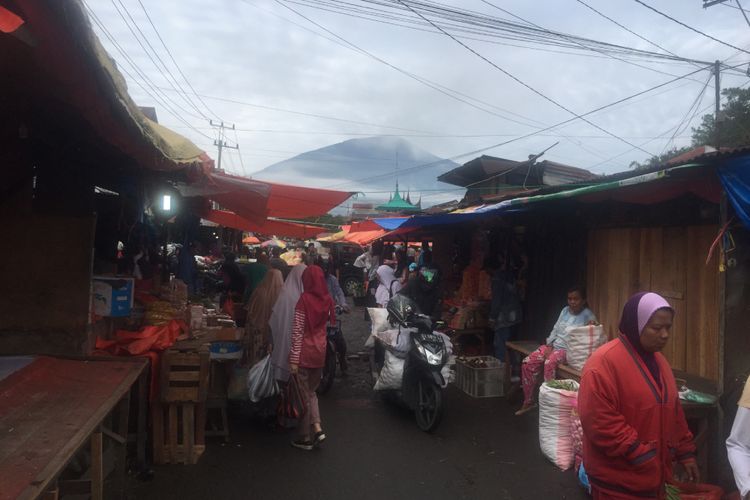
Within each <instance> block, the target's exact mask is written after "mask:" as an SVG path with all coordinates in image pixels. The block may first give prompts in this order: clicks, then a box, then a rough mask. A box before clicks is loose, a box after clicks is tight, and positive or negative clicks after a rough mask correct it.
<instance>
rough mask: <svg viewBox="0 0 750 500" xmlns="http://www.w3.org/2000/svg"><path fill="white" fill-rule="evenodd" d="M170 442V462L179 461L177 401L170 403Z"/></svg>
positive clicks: (168, 444) (168, 445) (168, 446)
mask: <svg viewBox="0 0 750 500" xmlns="http://www.w3.org/2000/svg"><path fill="white" fill-rule="evenodd" d="M168 422H169V434H168V436H169V442H168V443H167V449H168V450H169V460H170V462H172V463H173V464H174V463H179V457H178V452H177V445H178V441H177V435H178V431H177V403H170V404H169V420H168Z"/></svg>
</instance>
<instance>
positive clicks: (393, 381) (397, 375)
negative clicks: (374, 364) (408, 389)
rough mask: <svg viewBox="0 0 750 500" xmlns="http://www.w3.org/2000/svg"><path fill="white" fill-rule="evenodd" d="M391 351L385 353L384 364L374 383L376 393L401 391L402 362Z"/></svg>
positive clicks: (402, 360) (403, 360)
mask: <svg viewBox="0 0 750 500" xmlns="http://www.w3.org/2000/svg"><path fill="white" fill-rule="evenodd" d="M405 361H406V360H405V359H402V358H399V357H398V356H396V355H395V354H393V353H392V352H391V351H389V350H387V349H386V351H385V364H383V369H382V370H380V376H379V377H378V380H377V382H375V390H376V391H387V390H390V389H401V379H402V378H403V377H404V362H405Z"/></svg>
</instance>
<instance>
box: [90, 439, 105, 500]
mask: <svg viewBox="0 0 750 500" xmlns="http://www.w3.org/2000/svg"><path fill="white" fill-rule="evenodd" d="M91 499H92V500H104V463H103V461H102V433H101V432H94V433H93V434H92V435H91Z"/></svg>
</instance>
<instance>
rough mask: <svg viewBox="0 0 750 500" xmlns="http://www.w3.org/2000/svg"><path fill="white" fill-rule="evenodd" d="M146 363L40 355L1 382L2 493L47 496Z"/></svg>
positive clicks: (0, 446)
mask: <svg viewBox="0 0 750 500" xmlns="http://www.w3.org/2000/svg"><path fill="white" fill-rule="evenodd" d="M146 363H147V361H146V360H144V359H140V360H127V361H123V360H116V361H115V360H110V359H106V358H105V359H102V360H96V359H93V358H92V359H90V360H78V359H58V358H50V357H38V358H37V359H35V361H34V362H33V363H31V364H30V365H28V366H26V367H24V368H22V369H21V370H19V371H17V372H15V373H13V374H11V375H9V376H8V377H7V378H5V379H3V380H2V381H0V429H1V430H3V431H2V432H0V477H2V478H4V481H3V495H5V496H8V497H10V498H16V497H32V498H35V497H38V496H39V495H41V494H43V493H44V491H46V490H47V489H48V486H49V485H50V484H51V483H52V482H53V481H54V479H55V478H56V477H57V476H58V475H59V473H60V472H61V471H62V469H63V468H64V467H65V465H66V464H67V463H68V462H69V461H70V459H71V458H72V457H73V455H74V454H75V452H76V451H77V450H78V449H80V448H81V447H82V446H84V445H85V444H86V442H87V440H88V438H89V436H90V435H91V434H92V432H93V431H94V430H95V429H96V428H97V427H98V425H99V424H100V423H101V422H102V421H103V419H104V418H105V417H106V415H107V414H108V413H109V412H111V410H112V408H113V407H114V406H115V405H116V404H117V402H118V401H119V400H120V399H121V398H122V397H123V396H124V394H126V393H127V392H128V390H129V389H130V387H131V385H132V384H133V382H134V381H135V380H136V379H137V378H138V376H139V374H140V373H141V372H142V371H143V369H144V367H145V366H146ZM11 429H12V432H7V431H8V430H11ZM28 450H34V454H33V455H29V454H28Z"/></svg>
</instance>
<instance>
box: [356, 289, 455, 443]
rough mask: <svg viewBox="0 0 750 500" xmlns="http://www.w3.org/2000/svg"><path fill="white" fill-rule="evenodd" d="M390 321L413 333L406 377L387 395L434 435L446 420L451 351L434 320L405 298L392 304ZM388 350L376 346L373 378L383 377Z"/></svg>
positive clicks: (398, 297)
mask: <svg viewBox="0 0 750 500" xmlns="http://www.w3.org/2000/svg"><path fill="white" fill-rule="evenodd" d="M387 309H388V319H389V321H390V322H391V324H392V325H398V326H399V331H400V333H399V335H406V334H407V332H401V329H409V332H411V335H410V339H409V345H408V347H407V350H406V353H405V354H406V359H405V361H404V368H403V376H402V379H401V387H400V388H399V389H394V390H387V391H384V392H386V394H388V395H389V396H391V397H392V398H393V399H396V400H397V401H398V402H399V403H401V404H403V405H405V406H406V407H408V408H409V409H410V410H412V411H413V412H414V416H415V418H416V421H417V426H418V427H419V428H420V429H421V430H423V431H425V432H432V431H434V430H435V429H436V428H437V426H438V425H439V424H440V420H441V419H442V416H443V389H442V387H443V386H444V385H445V381H444V379H443V376H442V374H441V370H442V368H443V366H445V364H446V363H447V362H448V357H449V354H448V347H447V346H446V344H445V341H444V340H443V337H441V336H440V335H439V334H437V333H435V332H433V328H432V320H431V319H430V318H429V317H428V316H426V315H423V314H420V313H419V310H418V308H417V305H416V303H415V302H414V301H413V300H412V299H410V298H409V297H406V296H404V295H400V294H397V295H395V296H394V297H393V298H392V299H391V300H390V301H389V302H388V307H387ZM385 349H386V347H385V346H384V345H383V343H382V342H381V341H379V340H377V341H376V342H375V353H374V354H375V355H374V356H371V357H370V360H371V369H372V371H373V375H377V376H379V375H380V372H381V370H382V369H383V363H384V360H385Z"/></svg>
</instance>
